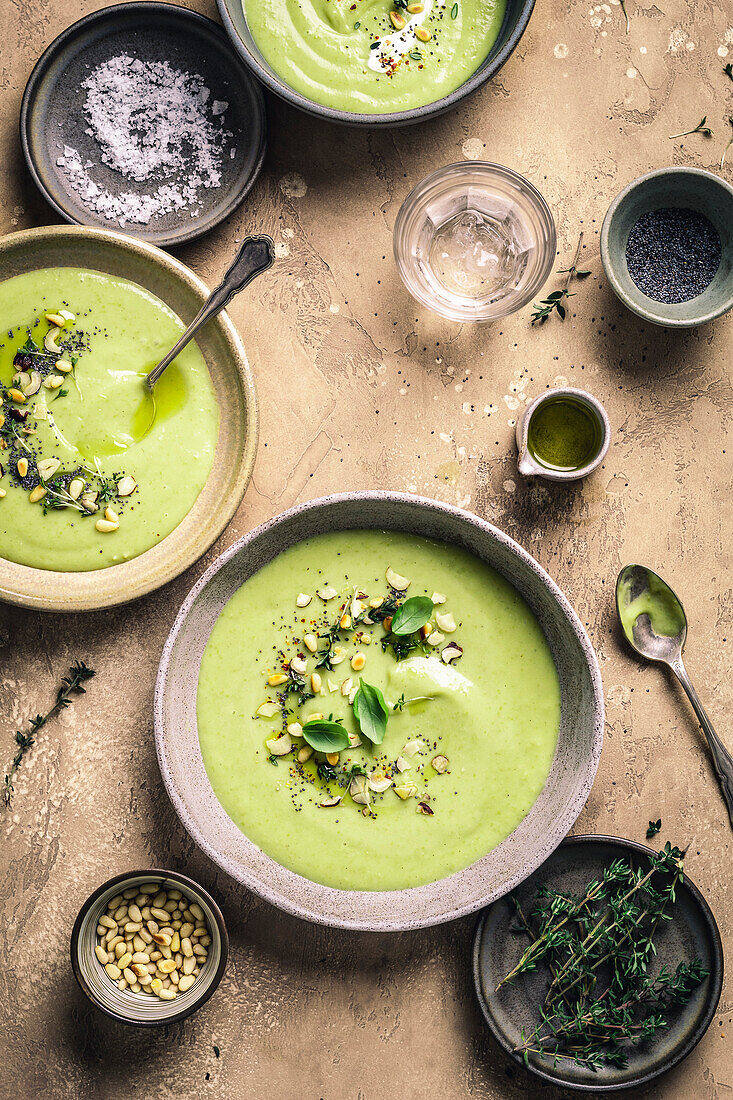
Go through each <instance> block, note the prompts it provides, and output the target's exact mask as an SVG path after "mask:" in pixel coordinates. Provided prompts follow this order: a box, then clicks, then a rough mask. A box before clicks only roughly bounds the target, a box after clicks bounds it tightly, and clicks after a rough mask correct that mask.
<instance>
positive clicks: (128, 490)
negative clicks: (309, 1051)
mask: <svg viewBox="0 0 733 1100" xmlns="http://www.w3.org/2000/svg"><path fill="white" fill-rule="evenodd" d="M136 489H137V482H136V481H135V478H134V477H133V476H132V474H126V476H125V477H121V478H120V480H119V481H118V483H117V496H118V497H129V496H131V495H132V494H133V493H134V492H135V490H136Z"/></svg>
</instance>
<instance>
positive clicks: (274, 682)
mask: <svg viewBox="0 0 733 1100" xmlns="http://www.w3.org/2000/svg"><path fill="white" fill-rule="evenodd" d="M286 680H287V676H286V675H285V673H284V672H273V674H272V676H268V677H267V682H268V684H269V685H270V687H273V688H274V687H280V684H284V683H285V681H286Z"/></svg>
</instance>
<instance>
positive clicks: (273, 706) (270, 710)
mask: <svg viewBox="0 0 733 1100" xmlns="http://www.w3.org/2000/svg"><path fill="white" fill-rule="evenodd" d="M279 710H280V707H279V706H278V705H277V703H273V702H272V700H270V699H268V701H267V702H266V703H263V704H262V706H259V707H258V708H257V710H256V711H255V714H256V715H257V716H258V717H259V718H274V717H275V715H276V714H277V713H278V711H279Z"/></svg>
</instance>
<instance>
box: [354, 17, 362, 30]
mask: <svg viewBox="0 0 733 1100" xmlns="http://www.w3.org/2000/svg"><path fill="white" fill-rule="evenodd" d="M360 26H361V23H360V22H359V20H358V19H357V21H356V23H354V30H355V31H358V29H359V27H360Z"/></svg>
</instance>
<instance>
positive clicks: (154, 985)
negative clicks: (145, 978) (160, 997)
mask: <svg viewBox="0 0 733 1100" xmlns="http://www.w3.org/2000/svg"><path fill="white" fill-rule="evenodd" d="M150 988H151V990H152V991H153V993H160V991H161V989H162V988H163V983H162V982H161V980H160V978H153V979H152V981H151V982H150Z"/></svg>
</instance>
